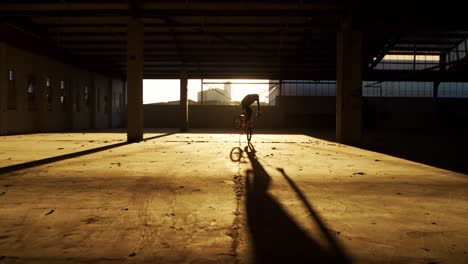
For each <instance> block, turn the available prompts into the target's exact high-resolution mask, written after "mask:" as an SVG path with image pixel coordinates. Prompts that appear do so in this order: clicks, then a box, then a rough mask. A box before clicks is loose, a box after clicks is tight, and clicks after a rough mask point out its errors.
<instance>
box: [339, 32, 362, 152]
mask: <svg viewBox="0 0 468 264" xmlns="http://www.w3.org/2000/svg"><path fill="white" fill-rule="evenodd" d="M361 86H362V33H361V32H357V31H353V30H351V27H350V25H349V24H348V25H344V26H343V29H342V31H341V32H338V34H337V62H336V140H337V141H338V142H342V143H347V144H353V143H359V142H360V140H361V136H362V96H361V94H362V91H361Z"/></svg>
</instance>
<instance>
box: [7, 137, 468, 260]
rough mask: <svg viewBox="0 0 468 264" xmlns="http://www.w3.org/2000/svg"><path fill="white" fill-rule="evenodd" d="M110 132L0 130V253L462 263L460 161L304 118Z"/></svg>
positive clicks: (465, 232)
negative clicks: (133, 136)
mask: <svg viewBox="0 0 468 264" xmlns="http://www.w3.org/2000/svg"><path fill="white" fill-rule="evenodd" d="M110 132H112V131H103V132H95V133H65V134H32V135H16V136H3V137H0V166H1V168H0V263H2V264H3V263H64V262H65V263H300V262H306V263H426V264H429V263H468V225H467V218H468V175H466V174H463V173H460V172H454V171H450V170H445V169H442V168H437V167H433V166H429V165H426V164H422V163H417V162H413V161H409V160H405V159H401V158H398V157H395V156H390V155H386V154H384V153H378V152H373V151H368V150H365V149H361V148H356V147H352V146H346V145H341V144H337V143H335V142H332V141H327V140H324V139H320V138H326V137H322V136H320V138H319V137H314V136H311V135H314V132H313V131H309V132H308V133H305V134H287V133H286V134H285V133H283V134H266V133H265V134H255V135H254V136H253V141H252V146H251V148H250V149H248V148H247V149H245V147H246V146H247V144H246V141H245V136H242V137H241V136H240V135H239V134H235V132H232V131H231V133H230V132H223V131H205V132H204V131H202V130H193V131H191V132H190V133H184V134H179V133H171V131H168V130H167V131H166V130H153V131H151V133H146V134H145V138H146V139H147V140H145V141H144V142H141V143H135V144H125V139H126V134H124V133H122V131H114V133H110ZM325 134H326V133H325ZM317 135H318V134H317ZM330 135H332V134H330V133H329V134H328V136H330ZM252 148H253V149H255V151H256V152H254V151H253V150H252ZM245 150H247V151H245Z"/></svg>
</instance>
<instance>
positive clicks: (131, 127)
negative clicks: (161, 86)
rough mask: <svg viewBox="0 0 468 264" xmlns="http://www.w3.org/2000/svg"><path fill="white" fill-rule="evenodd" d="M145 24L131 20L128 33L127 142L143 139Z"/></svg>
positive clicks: (135, 19) (134, 19)
mask: <svg viewBox="0 0 468 264" xmlns="http://www.w3.org/2000/svg"><path fill="white" fill-rule="evenodd" d="M143 42H144V41H143V23H142V22H141V21H140V20H139V19H137V18H130V21H129V23H128V31H127V99H128V105H127V141H128V142H139V141H141V140H142V139H143Z"/></svg>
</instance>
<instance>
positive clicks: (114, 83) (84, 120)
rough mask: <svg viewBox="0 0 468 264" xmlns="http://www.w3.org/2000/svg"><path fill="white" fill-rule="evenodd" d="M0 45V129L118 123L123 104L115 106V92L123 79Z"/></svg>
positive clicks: (120, 88)
mask: <svg viewBox="0 0 468 264" xmlns="http://www.w3.org/2000/svg"><path fill="white" fill-rule="evenodd" d="M0 50H1V51H0V53H1V54H2V55H3V58H0V64H2V66H1V67H0V69H1V71H2V76H1V78H3V80H2V81H1V82H0V90H1V91H2V93H1V95H2V114H1V118H2V119H3V121H2V122H1V123H2V124H3V125H2V129H1V131H0V133H2V134H18V133H34V132H58V131H67V130H82V129H90V128H110V127H122V126H123V116H124V109H123V107H116V104H117V101H118V99H117V97H116V96H115V94H122V93H124V89H125V87H124V82H123V81H122V80H118V79H111V78H110V77H107V76H104V75H101V74H98V73H93V72H89V71H86V70H84V69H81V68H78V67H76V66H72V65H68V64H64V63H62V62H59V61H57V60H54V59H51V58H49V57H46V56H42V55H37V54H33V53H30V52H28V51H25V50H22V49H19V48H15V47H12V46H9V45H7V44H5V43H1V44H0ZM10 71H13V73H14V80H13V81H10V80H9V79H10V76H9V74H10ZM12 87H14V88H12ZM32 87H34V91H32ZM61 87H63V88H64V89H63V90H62V89H61ZM28 90H29V92H30V93H28ZM62 96H63V100H62ZM86 98H88V99H86ZM5 104H6V105H5Z"/></svg>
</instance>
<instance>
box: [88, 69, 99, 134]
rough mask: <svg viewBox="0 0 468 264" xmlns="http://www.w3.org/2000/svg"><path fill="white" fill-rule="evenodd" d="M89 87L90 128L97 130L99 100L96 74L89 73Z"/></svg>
mask: <svg viewBox="0 0 468 264" xmlns="http://www.w3.org/2000/svg"><path fill="white" fill-rule="evenodd" d="M89 80H90V81H89V85H88V96H89V98H88V99H89V106H88V111H89V128H91V129H95V128H96V105H97V100H99V98H97V96H96V78H95V76H94V73H93V72H91V73H89Z"/></svg>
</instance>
